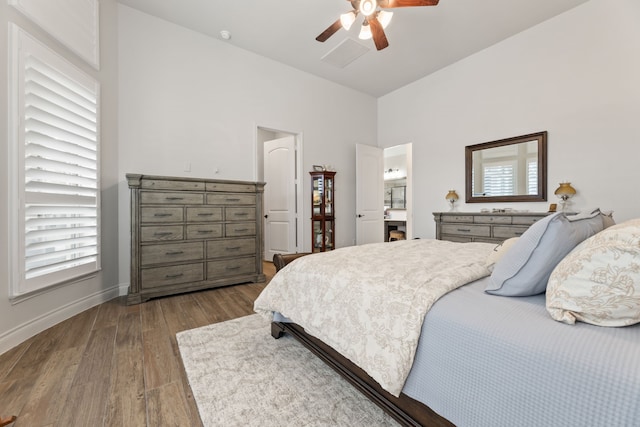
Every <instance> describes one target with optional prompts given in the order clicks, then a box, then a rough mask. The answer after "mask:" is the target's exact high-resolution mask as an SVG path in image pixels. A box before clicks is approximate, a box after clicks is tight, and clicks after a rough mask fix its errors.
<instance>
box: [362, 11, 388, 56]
mask: <svg viewBox="0 0 640 427" xmlns="http://www.w3.org/2000/svg"><path fill="white" fill-rule="evenodd" d="M367 22H368V23H369V27H370V28H371V36H372V37H373V42H374V43H375V45H376V49H378V50H382V49H384V48H385V47H387V46H389V42H388V41H387V36H386V35H385V34H384V30H383V29H382V24H380V21H378V18H376V17H375V16H374V15H371V16H368V17H367Z"/></svg>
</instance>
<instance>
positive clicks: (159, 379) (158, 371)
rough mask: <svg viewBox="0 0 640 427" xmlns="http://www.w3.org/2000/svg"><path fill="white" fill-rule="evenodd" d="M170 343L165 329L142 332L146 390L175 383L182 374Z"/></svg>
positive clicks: (169, 337) (170, 339)
mask: <svg viewBox="0 0 640 427" xmlns="http://www.w3.org/2000/svg"><path fill="white" fill-rule="evenodd" d="M173 339H174V340H175V337H174V338H173ZM171 341H172V337H171V335H169V334H168V333H167V329H166V328H158V329H150V330H148V331H145V332H143V342H144V344H143V357H144V378H145V386H146V388H147V389H148V390H151V389H154V388H157V387H161V386H163V385H166V384H169V383H172V382H176V381H177V380H178V378H180V375H181V374H182V370H181V369H182V368H181V366H179V361H178V360H177V359H176V354H175V350H174V348H173V345H172V342H171Z"/></svg>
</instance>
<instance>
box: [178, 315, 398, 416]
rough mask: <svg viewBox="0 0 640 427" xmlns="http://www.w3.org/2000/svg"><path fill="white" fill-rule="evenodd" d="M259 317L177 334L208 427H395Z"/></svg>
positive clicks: (312, 357) (315, 358) (335, 375)
mask: <svg viewBox="0 0 640 427" xmlns="http://www.w3.org/2000/svg"><path fill="white" fill-rule="evenodd" d="M270 330H271V327H270V324H269V322H268V321H267V320H266V319H264V318H263V317H261V316H259V315H257V314H254V315H251V316H246V317H241V318H238V319H234V320H229V321H226V322H222V323H216V324H213V325H209V326H204V327H201V328H197V329H192V330H189V331H184V332H180V333H178V334H177V338H178V345H179V347H180V354H181V355H182V361H183V364H184V367H185V370H186V373H187V378H188V380H189V384H190V386H191V390H192V391H193V396H194V398H195V400H196V403H197V405H198V411H199V412H200V418H201V419H202V423H203V424H204V425H205V426H206V427H211V426H278V427H280V426H296V427H297V426H350V427H352V426H367V427H372V426H376V427H377V426H397V425H398V424H397V423H396V422H395V421H394V420H393V419H392V418H391V417H390V416H389V415H387V414H386V413H384V412H383V411H382V409H380V408H379V407H378V406H376V405H375V404H374V403H372V402H370V401H369V400H368V399H367V398H365V397H364V396H363V395H362V394H361V393H360V392H359V391H357V390H356V389H355V388H353V386H351V385H350V384H349V383H348V382H347V381H346V380H344V379H343V378H342V377H340V376H339V375H338V374H337V373H336V372H335V371H334V370H333V369H331V368H330V367H329V366H327V365H326V364H325V363H324V362H322V361H321V360H320V359H318V358H317V357H316V356H314V355H313V354H312V353H311V352H310V351H309V350H307V349H306V348H305V347H304V346H302V344H300V343H299V342H297V341H296V340H295V339H294V338H292V337H291V336H288V335H285V336H284V337H282V338H280V339H277V340H276V339H274V338H273V337H272V336H271V333H270Z"/></svg>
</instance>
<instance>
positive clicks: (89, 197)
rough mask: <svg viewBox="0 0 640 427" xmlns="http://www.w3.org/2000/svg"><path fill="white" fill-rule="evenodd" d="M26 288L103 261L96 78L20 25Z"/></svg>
mask: <svg viewBox="0 0 640 427" xmlns="http://www.w3.org/2000/svg"><path fill="white" fill-rule="evenodd" d="M14 34H15V35H14V37H15V38H16V39H17V40H18V43H17V46H16V49H17V55H14V59H16V60H17V61H16V62H17V63H18V64H17V65H18V66H17V67H16V69H15V72H14V75H15V76H16V77H17V81H16V82H15V83H16V84H17V85H16V86H17V90H16V91H15V94H16V98H17V99H16V101H17V105H16V110H17V111H18V113H17V116H18V117H16V119H18V120H14V121H17V122H18V123H14V124H17V125H18V128H17V129H16V131H15V132H14V136H15V139H16V141H13V142H14V143H15V144H16V148H15V153H16V154H17V157H18V166H17V169H18V172H19V175H21V177H18V179H17V180H16V181H17V194H18V196H19V200H20V208H21V209H20V211H19V214H18V216H17V218H16V219H17V223H18V240H19V246H18V248H19V251H18V254H17V256H16V260H17V261H18V263H19V265H18V266H17V268H16V271H17V272H18V274H17V276H18V277H16V278H15V279H17V284H18V286H17V287H14V292H13V295H14V296H16V295H20V294H24V293H28V292H32V291H34V290H38V289H41V288H43V287H47V286H50V285H54V284H57V283H60V282H65V281H69V280H71V279H74V278H77V277H80V276H83V275H87V274H90V273H93V272H95V271H97V270H98V269H99V268H100V258H99V243H100V239H99V189H100V185H99V146H98V83H97V82H96V81H95V80H94V79H93V78H91V77H90V76H87V75H86V74H84V73H83V72H81V71H80V70H78V69H76V68H75V67H73V66H72V65H71V64H69V63H67V62H66V61H65V60H64V59H62V58H61V57H59V56H57V55H56V54H55V53H53V52H52V51H50V50H49V49H48V48H46V47H45V46H43V45H41V44H40V43H38V42H37V41H35V40H34V39H32V38H31V37H29V36H28V35H27V34H26V33H24V32H23V31H22V30H20V29H19V28H17V27H14Z"/></svg>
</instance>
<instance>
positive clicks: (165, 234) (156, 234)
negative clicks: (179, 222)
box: [153, 231, 173, 236]
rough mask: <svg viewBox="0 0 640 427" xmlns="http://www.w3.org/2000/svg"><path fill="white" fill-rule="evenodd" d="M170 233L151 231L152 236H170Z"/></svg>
mask: <svg viewBox="0 0 640 427" xmlns="http://www.w3.org/2000/svg"><path fill="white" fill-rule="evenodd" d="M172 234H173V233H172V232H170V231H156V232H155V233H153V235H154V236H171V235H172Z"/></svg>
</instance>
